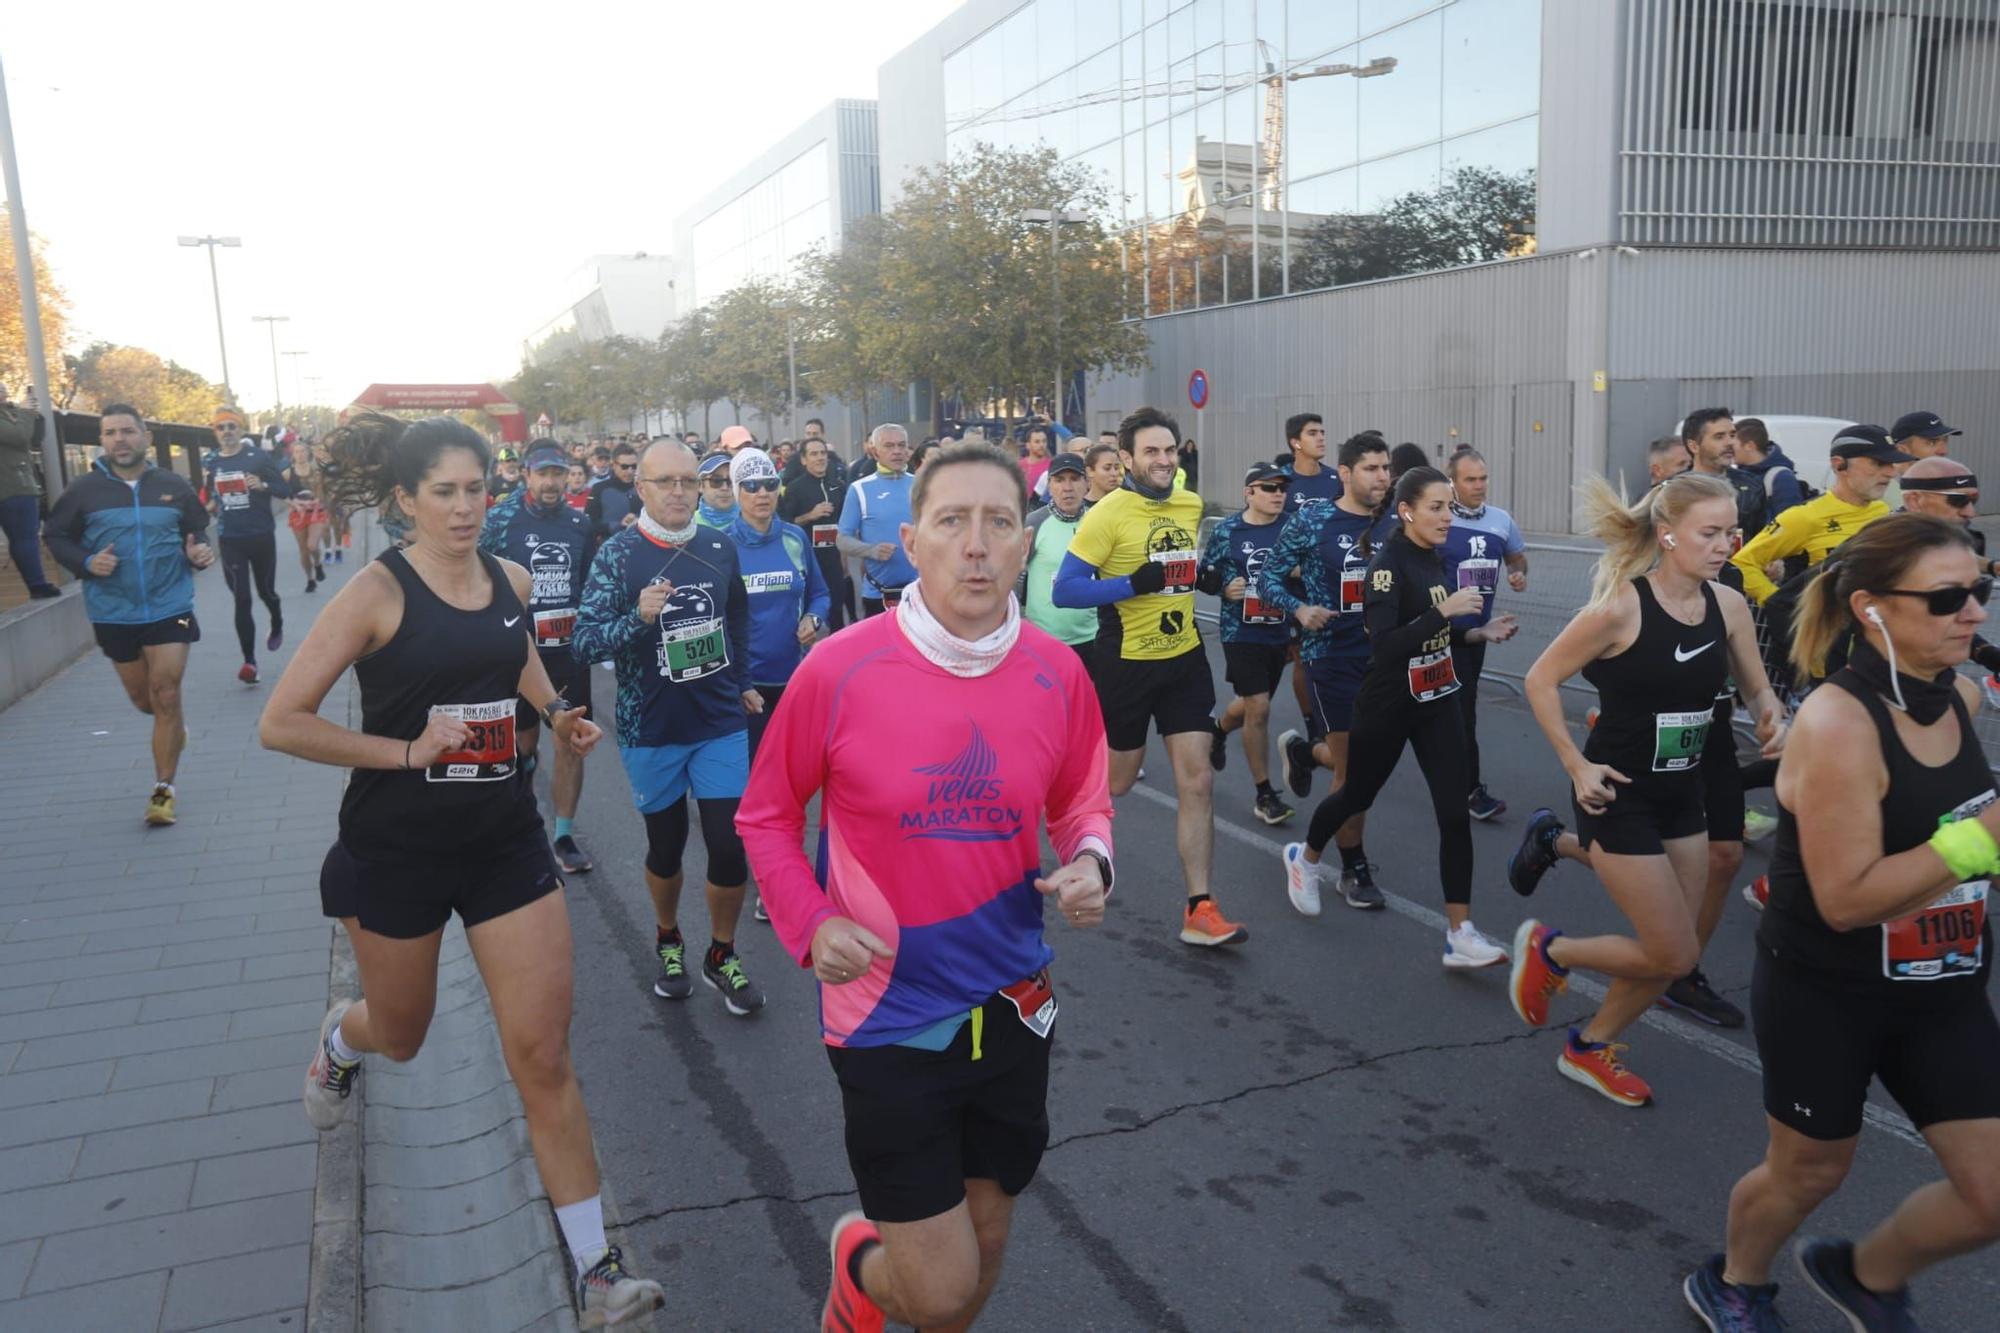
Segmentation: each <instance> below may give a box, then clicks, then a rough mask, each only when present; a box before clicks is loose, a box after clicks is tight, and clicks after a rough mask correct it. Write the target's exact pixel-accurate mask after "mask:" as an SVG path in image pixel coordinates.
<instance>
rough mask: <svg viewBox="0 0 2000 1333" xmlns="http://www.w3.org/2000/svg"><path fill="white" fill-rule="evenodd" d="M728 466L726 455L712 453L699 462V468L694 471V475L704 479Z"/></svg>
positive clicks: (727, 456)
mask: <svg viewBox="0 0 2000 1333" xmlns="http://www.w3.org/2000/svg"><path fill="white" fill-rule="evenodd" d="M728 466H729V455H728V454H725V453H720V452H717V453H712V454H709V455H707V456H706V457H704V458H703V459H702V460H701V466H699V467H697V468H696V469H695V475H696V476H700V477H706V476H708V475H709V474H710V473H711V472H715V471H717V470H719V469H721V468H726V467H728Z"/></svg>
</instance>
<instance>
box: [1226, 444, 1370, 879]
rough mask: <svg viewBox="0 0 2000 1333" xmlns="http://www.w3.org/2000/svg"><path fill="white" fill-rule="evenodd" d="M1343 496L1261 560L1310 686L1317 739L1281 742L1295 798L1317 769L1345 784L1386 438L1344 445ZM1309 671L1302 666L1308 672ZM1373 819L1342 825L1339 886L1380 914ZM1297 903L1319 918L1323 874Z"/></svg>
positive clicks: (1315, 510)
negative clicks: (1368, 832) (1368, 831)
mask: <svg viewBox="0 0 2000 1333" xmlns="http://www.w3.org/2000/svg"><path fill="white" fill-rule="evenodd" d="M1338 467H1339V469H1340V482H1341V495H1340V498H1339V499H1338V500H1335V501H1332V502H1331V503H1329V502H1327V501H1325V500H1315V501H1314V502H1312V503H1311V504H1309V505H1307V506H1305V508H1303V509H1301V510H1299V512H1298V513H1296V514H1294V515H1293V516H1292V517H1291V518H1289V519H1287V520H1286V521H1285V526H1284V528H1283V530H1282V531H1280V532H1279V534H1278V545H1277V548H1276V550H1274V551H1273V552H1272V555H1271V558H1270V559H1269V560H1266V561H1265V562H1264V567H1263V569H1262V571H1260V577H1259V579H1258V586H1259V589H1260V591H1261V593H1262V595H1263V599H1264V601H1265V603H1266V604H1267V605H1270V606H1273V607H1276V608H1277V609H1278V610H1280V611H1283V612H1284V613H1285V614H1286V615H1287V616H1289V617H1290V618H1291V620H1292V622H1293V623H1294V624H1296V625H1297V626H1298V627H1299V642H1298V649H1297V652H1298V657H1299V663H1300V666H1299V667H1295V668H1293V669H1294V671H1295V672H1297V674H1296V675H1294V676H1293V680H1294V681H1297V680H1299V679H1300V678H1301V677H1303V678H1304V679H1305V680H1306V682H1307V689H1306V705H1305V709H1304V712H1305V717H1306V724H1307V726H1309V727H1310V728H1311V729H1312V733H1313V734H1314V735H1315V736H1318V737H1319V740H1318V741H1317V742H1315V741H1310V740H1308V739H1306V737H1305V735H1304V734H1303V733H1301V732H1299V731H1297V730H1287V731H1286V732H1285V733H1284V734H1283V735H1281V736H1279V737H1278V755H1279V758H1280V759H1281V760H1282V761H1283V763H1284V770H1285V784H1286V785H1287V786H1288V787H1290V788H1291V789H1292V794H1293V795H1294V796H1299V797H1305V796H1309V795H1311V794H1312V775H1313V770H1314V769H1315V768H1322V767H1323V768H1327V769H1330V770H1331V771H1332V773H1333V780H1334V782H1335V784H1336V785H1339V784H1343V783H1345V782H1346V781H1347V780H1348V767H1347V755H1348V731H1349V728H1350V727H1351V726H1352V725H1353V721H1354V701H1355V698H1356V696H1357V695H1359V694H1360V692H1361V682H1362V679H1363V678H1364V677H1365V676H1366V675H1367V672H1368V630H1367V626H1366V624H1365V623H1364V615H1363V599H1364V596H1365V593H1366V589H1367V574H1368V562H1369V561H1370V560H1371V559H1372V558H1373V557H1374V555H1375V550H1374V546H1373V544H1372V543H1373V542H1374V538H1373V536H1372V535H1371V534H1373V533H1376V532H1378V531H1380V530H1381V520H1380V519H1378V511H1379V510H1380V509H1381V506H1382V501H1383V500H1384V499H1385V498H1387V496H1388V494H1389V446H1388V444H1387V443H1385V442H1384V441H1383V439H1382V437H1381V436H1379V435H1374V434H1364V435H1356V436H1353V437H1351V438H1350V439H1348V440H1346V441H1345V442H1344V443H1342V445H1341V446H1340V455H1339V462H1338ZM1301 668H1302V669H1301ZM1366 820H1367V816H1366V815H1360V814H1357V815H1355V816H1354V817H1353V818H1351V819H1349V820H1348V821H1347V822H1346V823H1345V824H1343V825H1341V826H1340V829H1339V830H1338V832H1336V833H1335V835H1334V845H1335V846H1336V847H1338V848H1339V849H1340V867H1341V868H1340V881H1339V888H1340V894H1341V897H1342V899H1343V900H1344V901H1345V902H1346V903H1347V905H1348V906H1349V907H1353V908H1357V909H1361V910H1373V909H1376V908H1381V907H1385V906H1387V905H1388V899H1386V898H1384V897H1383V896H1382V890H1381V889H1380V888H1378V887H1377V886H1376V884H1375V870H1376V867H1375V866H1373V865H1372V864H1370V863H1369V860H1368V851H1367V849H1366V848H1365V847H1364V846H1363V845H1362V841H1361V839H1362V831H1363V827H1364V825H1365V823H1366ZM1298 889H1299V892H1298V895H1297V896H1296V897H1294V898H1293V899H1292V906H1293V907H1295V908H1297V909H1298V910H1299V911H1300V912H1302V913H1304V914H1305V915H1307V916H1318V915H1319V906H1320V897H1319V880H1318V878H1317V877H1306V878H1302V879H1301V881H1300V882H1299V884H1298Z"/></svg>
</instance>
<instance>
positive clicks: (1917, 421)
mask: <svg viewBox="0 0 2000 1333" xmlns="http://www.w3.org/2000/svg"><path fill="white" fill-rule="evenodd" d="M1963 434H1965V432H1964V431H1962V430H1960V429H1959V428H1958V427H1956V426H1947V425H1945V424H1944V418H1943V417H1941V416H1939V415H1938V414H1937V413H1935V412H1905V413H1903V415H1901V416H1899V417H1897V418H1896V424H1895V427H1894V428H1893V429H1891V430H1890V432H1889V438H1890V439H1892V440H1907V439H1909V438H1910V437H1911V436H1912V435H1921V436H1923V437H1924V438H1925V439H1927V440H1942V439H1943V438H1944V437H1945V436H1947V435H1963Z"/></svg>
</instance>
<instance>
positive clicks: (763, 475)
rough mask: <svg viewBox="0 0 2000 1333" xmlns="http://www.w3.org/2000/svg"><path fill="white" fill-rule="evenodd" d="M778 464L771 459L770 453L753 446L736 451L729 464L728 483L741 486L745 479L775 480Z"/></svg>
mask: <svg viewBox="0 0 2000 1333" xmlns="http://www.w3.org/2000/svg"><path fill="white" fill-rule="evenodd" d="M777 479H778V465H777V464H775V463H773V462H772V461H771V455H769V454H767V453H765V452H764V451H763V450H762V449H759V448H756V447H755V446H750V447H746V448H743V449H739V450H737V451H736V457H735V459H734V460H732V461H731V462H730V464H729V484H730V485H731V486H741V485H742V484H743V483H744V482H746V481H776V480H777Z"/></svg>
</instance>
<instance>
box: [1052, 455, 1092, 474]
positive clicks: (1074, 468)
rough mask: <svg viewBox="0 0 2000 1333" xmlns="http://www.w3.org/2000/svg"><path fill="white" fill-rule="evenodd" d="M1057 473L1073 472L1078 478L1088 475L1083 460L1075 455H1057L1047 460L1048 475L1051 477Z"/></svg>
mask: <svg viewBox="0 0 2000 1333" xmlns="http://www.w3.org/2000/svg"><path fill="white" fill-rule="evenodd" d="M1058 472H1074V473H1076V475H1077V476H1079V477H1082V476H1087V475H1089V474H1088V472H1087V471H1086V470H1085V468H1084V466H1083V460H1082V459H1081V458H1079V457H1077V456H1076V455H1075V454H1057V455H1056V456H1055V457H1054V458H1051V459H1050V460H1049V470H1048V475H1049V476H1051V477H1053V476H1054V475H1055V474H1056V473H1058Z"/></svg>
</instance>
